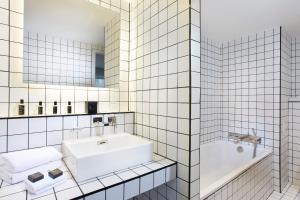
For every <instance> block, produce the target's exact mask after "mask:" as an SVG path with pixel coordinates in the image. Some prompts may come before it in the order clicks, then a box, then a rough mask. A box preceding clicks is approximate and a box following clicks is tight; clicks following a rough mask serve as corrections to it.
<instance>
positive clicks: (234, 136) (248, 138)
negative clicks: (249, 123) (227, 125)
mask: <svg viewBox="0 0 300 200" xmlns="http://www.w3.org/2000/svg"><path fill="white" fill-rule="evenodd" d="M251 130H252V133H253V135H250V134H249V133H248V135H246V134H239V133H232V132H230V133H229V134H228V139H229V140H233V141H234V143H236V144H237V143H239V142H248V143H252V144H253V145H254V149H253V155H252V158H255V157H256V153H257V145H258V144H261V137H258V136H257V133H256V131H255V129H254V128H252V129H251Z"/></svg>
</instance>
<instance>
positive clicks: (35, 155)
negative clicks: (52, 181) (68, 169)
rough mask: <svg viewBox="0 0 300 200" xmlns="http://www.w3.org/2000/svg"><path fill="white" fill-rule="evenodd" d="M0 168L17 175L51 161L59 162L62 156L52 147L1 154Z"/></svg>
mask: <svg viewBox="0 0 300 200" xmlns="http://www.w3.org/2000/svg"><path fill="white" fill-rule="evenodd" d="M0 158H1V159H0V166H1V168H5V169H6V171H9V172H11V173H17V172H22V171H26V170H28V169H30V168H33V167H36V166H39V165H43V164H45V163H49V162H52V161H57V160H61V158H62V154H61V153H60V152H58V151H57V150H56V149H55V148H54V147H42V148H37V149H29V150H23V151H16V152H10V153H5V154H1V156H0Z"/></svg>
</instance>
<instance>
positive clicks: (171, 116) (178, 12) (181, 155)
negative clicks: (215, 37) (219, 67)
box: [129, 0, 199, 200]
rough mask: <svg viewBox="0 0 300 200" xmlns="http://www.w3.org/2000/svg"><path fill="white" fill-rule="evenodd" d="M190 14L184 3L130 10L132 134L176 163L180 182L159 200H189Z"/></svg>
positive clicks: (158, 1)
mask: <svg viewBox="0 0 300 200" xmlns="http://www.w3.org/2000/svg"><path fill="white" fill-rule="evenodd" d="M189 13H190V2H189V1H188V0H169V1H166V0H152V1H148V0H134V1H132V4H131V7H130V79H129V82H130V87H129V88H130V110H133V111H135V112H136V133H137V134H138V135H141V136H143V137H145V138H149V139H150V140H152V141H153V142H154V151H155V152H157V153H158V154H159V155H162V156H166V157H168V158H170V159H172V160H176V161H177V162H178V165H177V166H178V172H177V174H178V178H177V180H176V181H173V182H171V183H170V184H168V185H167V186H166V190H167V192H168V193H167V195H166V197H165V196H163V198H162V199H172V200H174V199H188V198H189V196H190V193H191V190H190V185H189V183H190V182H191V181H190V179H191V177H190V176H189V171H190V166H191V162H190V159H189V158H190V157H191V152H190V145H191V144H190V138H189V136H190V124H189V122H190V120H189V119H190V104H189V102H190V97H189V94H190V39H189V38H190V37H189V33H190V31H189V29H190V20H189V16H190V14H189ZM195 158H199V157H195ZM198 160H199V159H198ZM193 161H194V160H193ZM195 163H197V159H196V160H195ZM198 190H199V187H198Z"/></svg>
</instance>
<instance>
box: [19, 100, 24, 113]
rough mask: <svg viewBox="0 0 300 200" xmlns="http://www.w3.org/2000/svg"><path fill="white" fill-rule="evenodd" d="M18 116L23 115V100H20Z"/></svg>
mask: <svg viewBox="0 0 300 200" xmlns="http://www.w3.org/2000/svg"><path fill="white" fill-rule="evenodd" d="M19 115H25V105H24V100H23V99H20V104H19Z"/></svg>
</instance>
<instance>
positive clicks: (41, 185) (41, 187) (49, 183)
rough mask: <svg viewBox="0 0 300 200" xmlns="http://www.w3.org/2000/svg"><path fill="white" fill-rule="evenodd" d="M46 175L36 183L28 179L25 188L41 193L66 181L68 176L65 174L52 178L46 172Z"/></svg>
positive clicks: (31, 191)
mask: <svg viewBox="0 0 300 200" xmlns="http://www.w3.org/2000/svg"><path fill="white" fill-rule="evenodd" d="M44 176H45V177H44V179H42V180H40V181H37V182H35V183H32V182H30V181H29V180H26V181H25V188H26V189H27V190H28V191H29V192H30V193H32V194H41V193H43V192H46V191H48V190H50V189H52V188H53V187H56V186H58V185H60V184H62V183H64V182H65V181H66V176H65V175H64V174H63V175H61V176H59V177H57V178H56V179H52V178H51V177H49V176H48V174H46V173H44Z"/></svg>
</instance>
